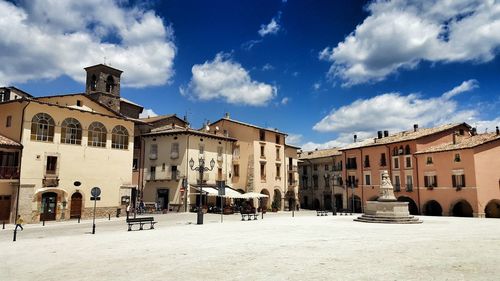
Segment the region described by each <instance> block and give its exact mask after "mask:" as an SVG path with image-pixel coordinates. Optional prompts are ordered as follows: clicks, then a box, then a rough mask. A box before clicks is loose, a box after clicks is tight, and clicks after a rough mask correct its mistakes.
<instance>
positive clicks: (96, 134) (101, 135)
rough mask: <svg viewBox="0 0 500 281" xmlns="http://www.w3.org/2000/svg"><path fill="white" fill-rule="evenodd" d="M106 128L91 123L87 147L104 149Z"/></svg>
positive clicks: (100, 124) (99, 124) (96, 123)
mask: <svg viewBox="0 0 500 281" xmlns="http://www.w3.org/2000/svg"><path fill="white" fill-rule="evenodd" d="M106 133H107V130H106V127H104V125H103V124H102V123H99V122H93V123H92V124H90V126H89V138H88V145H89V146H97V147H106Z"/></svg>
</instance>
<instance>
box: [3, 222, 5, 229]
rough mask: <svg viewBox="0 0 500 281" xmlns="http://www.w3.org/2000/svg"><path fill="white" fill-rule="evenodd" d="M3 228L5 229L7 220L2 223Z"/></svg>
mask: <svg viewBox="0 0 500 281" xmlns="http://www.w3.org/2000/svg"><path fill="white" fill-rule="evenodd" d="M2 229H5V221H3V223H2Z"/></svg>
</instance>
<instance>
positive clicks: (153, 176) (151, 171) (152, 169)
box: [149, 166, 156, 180]
mask: <svg viewBox="0 0 500 281" xmlns="http://www.w3.org/2000/svg"><path fill="white" fill-rule="evenodd" d="M155 179H156V166H151V167H149V180H155Z"/></svg>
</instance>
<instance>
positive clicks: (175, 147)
mask: <svg viewBox="0 0 500 281" xmlns="http://www.w3.org/2000/svg"><path fill="white" fill-rule="evenodd" d="M170 158H172V159H177V158H179V143H178V142H173V143H172V146H171V147H170Z"/></svg>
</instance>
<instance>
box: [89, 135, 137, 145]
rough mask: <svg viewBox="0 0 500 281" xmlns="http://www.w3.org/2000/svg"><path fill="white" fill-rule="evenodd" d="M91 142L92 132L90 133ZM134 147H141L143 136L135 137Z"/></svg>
mask: <svg viewBox="0 0 500 281" xmlns="http://www.w3.org/2000/svg"><path fill="white" fill-rule="evenodd" d="M89 143H90V134H89ZM134 148H141V137H134Z"/></svg>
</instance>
